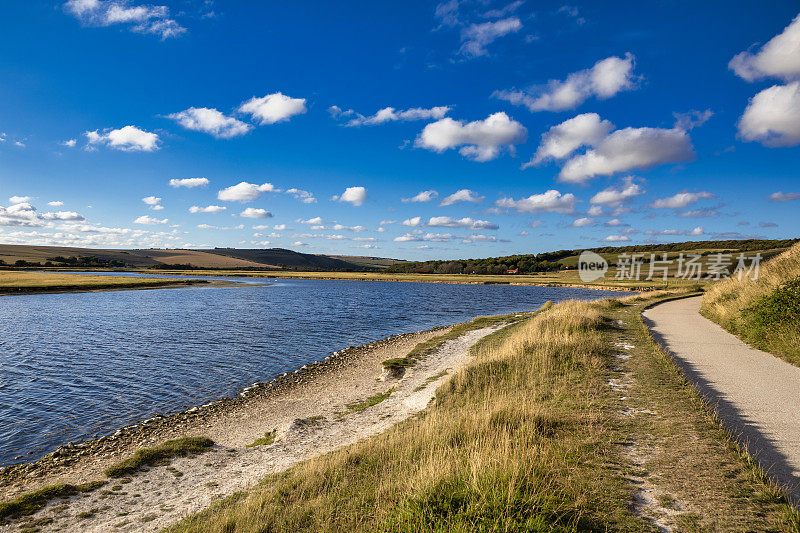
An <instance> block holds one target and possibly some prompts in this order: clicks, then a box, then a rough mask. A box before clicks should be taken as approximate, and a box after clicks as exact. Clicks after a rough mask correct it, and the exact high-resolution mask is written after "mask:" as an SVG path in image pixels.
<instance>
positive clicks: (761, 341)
mask: <svg viewBox="0 0 800 533" xmlns="http://www.w3.org/2000/svg"><path fill="white" fill-rule="evenodd" d="M701 311H702V313H703V315H704V316H706V317H707V318H709V319H711V320H713V321H714V322H716V323H718V324H719V325H720V326H722V327H723V328H725V329H727V330H728V331H730V332H731V333H733V334H734V335H737V336H738V337H740V338H741V339H742V340H744V341H745V342H747V343H748V344H750V345H752V346H754V347H756V348H758V349H761V350H764V351H767V352H770V353H773V354H775V355H777V356H779V357H782V358H783V359H785V360H786V361H788V362H790V363H792V364H794V365H798V366H800V243H798V244H795V245H794V246H792V247H791V248H789V250H787V251H786V252H784V253H782V254H781V255H779V256H776V257H774V258H772V259H770V260H769V261H766V262H765V263H764V264H763V265H761V268H760V272H759V276H758V279H756V280H751V279H748V278H747V277H745V276H743V277H742V279H741V280H739V279H738V278H736V277H732V278H729V279H726V280H723V281H719V282H717V283H714V284H712V285H710V286H709V287H708V288H707V290H706V293H705V295H704V296H703V303H702V310H701Z"/></svg>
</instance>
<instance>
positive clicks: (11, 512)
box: [0, 481, 106, 520]
mask: <svg viewBox="0 0 800 533" xmlns="http://www.w3.org/2000/svg"><path fill="white" fill-rule="evenodd" d="M105 483H106V482H105V481H92V482H89V483H83V484H81V485H70V484H67V483H60V484H58V485H50V486H48V487H43V488H41V489H39V490H37V491H34V492H29V493H27V494H23V495H22V496H20V497H18V498H16V499H14V500H11V501H8V502H2V503H0V520H4V519H7V518H13V517H17V516H30V515H32V514H34V513H35V512H37V511H38V510H39V509H41V508H43V507H44V506H45V505H47V502H49V501H50V500H54V499H56V498H69V497H70V496H74V495H76V494H80V493H83V492H91V491H93V490H95V489H97V488H99V487H102V486H103V485H104V484H105Z"/></svg>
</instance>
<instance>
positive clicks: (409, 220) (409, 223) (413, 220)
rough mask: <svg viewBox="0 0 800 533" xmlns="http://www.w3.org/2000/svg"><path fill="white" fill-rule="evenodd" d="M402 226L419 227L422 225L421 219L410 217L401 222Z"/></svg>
mask: <svg viewBox="0 0 800 533" xmlns="http://www.w3.org/2000/svg"><path fill="white" fill-rule="evenodd" d="M401 224H402V225H403V226H411V227H414V226H419V225H421V224H422V217H411V218H407V219H406V220H404V221H403V222H401Z"/></svg>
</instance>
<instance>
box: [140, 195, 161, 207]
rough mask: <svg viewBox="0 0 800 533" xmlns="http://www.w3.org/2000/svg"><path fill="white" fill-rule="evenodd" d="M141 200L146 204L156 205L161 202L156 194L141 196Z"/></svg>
mask: <svg viewBox="0 0 800 533" xmlns="http://www.w3.org/2000/svg"><path fill="white" fill-rule="evenodd" d="M142 201H143V202H144V203H146V204H147V205H158V204H159V203H161V198H158V197H157V196H145V197H144V198H142Z"/></svg>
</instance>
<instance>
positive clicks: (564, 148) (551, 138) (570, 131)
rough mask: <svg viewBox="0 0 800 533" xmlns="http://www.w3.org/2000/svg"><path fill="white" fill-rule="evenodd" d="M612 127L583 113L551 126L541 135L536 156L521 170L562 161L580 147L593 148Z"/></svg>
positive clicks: (606, 122)
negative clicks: (547, 161)
mask: <svg viewBox="0 0 800 533" xmlns="http://www.w3.org/2000/svg"><path fill="white" fill-rule="evenodd" d="M612 129H614V125H613V124H612V123H611V122H610V121H608V120H601V119H600V115H598V114H597V113H584V114H582V115H578V116H576V117H573V118H571V119H569V120H565V121H564V122H562V123H561V124H558V125H556V126H553V127H552V128H550V129H549V130H548V131H547V132H546V133H544V134H543V135H542V142H541V144H540V145H539V148H538V149H537V150H536V154H535V155H534V156H533V159H531V160H530V162H528V163H526V164H525V165H524V166H523V168H525V167H529V166H532V165H538V164H540V163H542V162H544V161H546V160H547V159H563V158H565V157H567V156H568V155H570V154H571V153H572V152H574V151H575V150H577V149H578V148H580V147H581V146H593V145H595V144H597V143H599V142H600V141H601V140H602V139H603V138H605V137H606V136H607V135H608V134H609V133H610V132H611V130H612Z"/></svg>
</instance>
